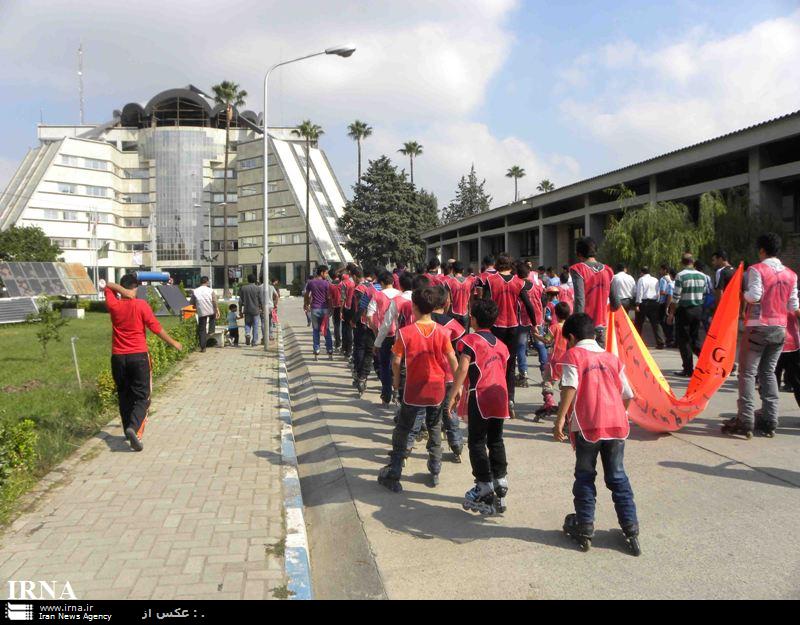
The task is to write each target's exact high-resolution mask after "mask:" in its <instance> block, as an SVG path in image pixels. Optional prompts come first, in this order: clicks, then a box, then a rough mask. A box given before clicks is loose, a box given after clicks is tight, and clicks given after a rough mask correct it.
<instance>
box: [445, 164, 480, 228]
mask: <svg viewBox="0 0 800 625" xmlns="http://www.w3.org/2000/svg"><path fill="white" fill-rule="evenodd" d="M485 184H486V179H485V178H484V179H483V180H482V181H481V182H480V183H479V182H478V175H477V174H476V173H475V165H472V167H471V168H470V170H469V174H468V175H467V176H461V180H460V181H459V183H458V188H457V189H456V197H455V199H453V201H452V202H450V204H448V205H447V208H445V209H444V211H442V223H451V222H453V221H458V220H459V219H464V218H465V217H470V216H471V215H478V214H479V213H485V212H486V211H488V210H489V208H490V207H491V204H492V196H491V195H488V194H487V193H486V191H484V188H483V187H484V185H485Z"/></svg>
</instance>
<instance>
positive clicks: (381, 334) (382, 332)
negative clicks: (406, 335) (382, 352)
mask: <svg viewBox="0 0 800 625" xmlns="http://www.w3.org/2000/svg"><path fill="white" fill-rule="evenodd" d="M412 292H413V291H403V292H402V293H400V295H398V296H397V297H403V298H405V299H407V300H408V301H409V302H410V301H411V293H412ZM399 314H400V313H399V312H398V310H397V305H396V304H395V302H394V300H392V303H391V304H390V305H389V310H388V311H386V316H385V317H384V318H383V323H382V324H381V327H380V328H379V329H378V334H377V336H375V345H377V346H378V347H380V346H381V345H383V341H384V340H385V339H386V335H387V334H389V330H390V329H391V328H392V324H393V323H394V322H395V321H397V317H398V315H399Z"/></svg>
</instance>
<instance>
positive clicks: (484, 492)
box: [448, 299, 510, 514]
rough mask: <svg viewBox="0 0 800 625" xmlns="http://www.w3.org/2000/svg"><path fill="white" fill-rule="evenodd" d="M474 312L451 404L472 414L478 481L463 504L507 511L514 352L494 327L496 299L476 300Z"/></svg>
mask: <svg viewBox="0 0 800 625" xmlns="http://www.w3.org/2000/svg"><path fill="white" fill-rule="evenodd" d="M470 314H471V321H470V322H471V324H472V330H473V332H472V333H471V334H467V335H466V336H465V337H463V338H462V339H461V340H460V341H459V342H458V350H459V362H458V370H457V371H456V375H455V380H454V382H453V391H452V392H451V396H450V401H449V402H448V407H449V409H450V410H452V409H453V407H454V406H455V405H456V404H457V403H458V414H459V416H462V417H464V416H466V417H467V426H468V430H467V432H468V434H467V447H469V462H470V465H471V466H472V475H473V476H474V477H475V487H474V488H472V489H471V490H469V491H467V492H466V494H465V495H464V503H463V507H464V509H465V510H472V511H474V512H479V513H480V514H494V513H495V512H501V513H502V512H505V510H506V502H505V497H506V494H508V481H507V480H506V474H507V469H508V463H507V462H506V448H505V444H504V443H503V421H504V420H505V419H508V418H509V417H510V414H509V406H508V386H507V383H506V363H507V362H508V358H509V352H508V348H507V347H506V346H505V344H504V343H503V342H502V341H501V340H500V339H498V338H497V337H496V336H495V335H494V334H492V331H491V328H492V326H493V325H494V324H495V322H496V321H497V315H498V307H497V304H496V303H495V302H494V301H493V300H490V299H479V300H476V301H475V302H474V303H473V304H472V308H471V310H470ZM465 389H466V393H464V390H465ZM459 400H460V401H459ZM487 448H488V454H487Z"/></svg>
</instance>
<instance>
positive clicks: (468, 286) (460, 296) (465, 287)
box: [444, 276, 475, 317]
mask: <svg viewBox="0 0 800 625" xmlns="http://www.w3.org/2000/svg"><path fill="white" fill-rule="evenodd" d="M444 284H445V286H446V287H447V288H448V289H450V303H451V307H450V310H451V311H452V312H453V314H454V315H459V316H461V317H463V316H464V315H466V314H469V298H470V296H471V295H472V289H473V288H474V287H475V278H464V279H463V280H459V279H458V278H454V277H452V276H449V277H447V278H445V280H444Z"/></svg>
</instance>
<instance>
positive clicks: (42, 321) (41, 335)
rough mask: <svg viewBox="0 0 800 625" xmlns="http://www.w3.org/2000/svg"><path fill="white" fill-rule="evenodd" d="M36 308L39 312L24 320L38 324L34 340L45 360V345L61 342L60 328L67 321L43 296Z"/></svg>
mask: <svg viewBox="0 0 800 625" xmlns="http://www.w3.org/2000/svg"><path fill="white" fill-rule="evenodd" d="M36 306H37V308H38V309H39V311H38V312H36V313H31V314H30V315H28V317H27V319H26V320H27V322H28V323H38V324H39V326H38V327H37V329H36V339H37V340H38V341H39V345H40V346H41V347H42V358H46V357H47V344H48V343H49V342H50V341H61V328H62V327H64V326H65V325H67V319H64V318H63V317H62V316H61V313H60V312H59V311H57V310H55V308H54V307H53V305H52V303H51V302H50V301H49V300H48V299H47V296H45V295H41V296H39V298H38V299H37V300H36Z"/></svg>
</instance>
